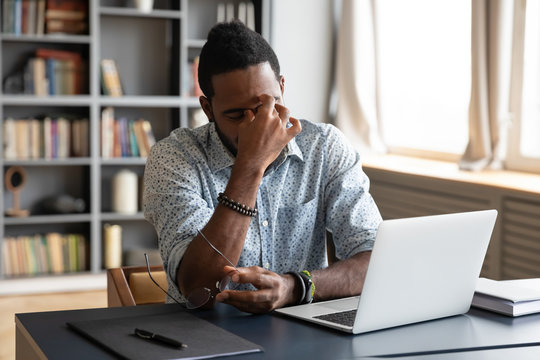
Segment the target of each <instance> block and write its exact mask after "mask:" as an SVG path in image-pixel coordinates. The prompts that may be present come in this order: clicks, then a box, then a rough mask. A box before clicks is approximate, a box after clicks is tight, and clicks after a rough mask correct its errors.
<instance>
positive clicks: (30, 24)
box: [2, 0, 87, 35]
mask: <svg viewBox="0 0 540 360" xmlns="http://www.w3.org/2000/svg"><path fill="white" fill-rule="evenodd" d="M57 2H58V1H57ZM70 2H71V1H70ZM74 2H76V1H74ZM53 6H54V5H53ZM46 7H47V3H46V0H3V1H2V32H3V33H4V34H14V35H43V34H44V33H45V11H46ZM85 13H87V10H85ZM85 23H86V20H85Z"/></svg>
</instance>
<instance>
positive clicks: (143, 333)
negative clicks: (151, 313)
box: [135, 328, 187, 348]
mask: <svg viewBox="0 0 540 360" xmlns="http://www.w3.org/2000/svg"><path fill="white" fill-rule="evenodd" d="M135 335H137V336H138V337H140V338H141V339H147V340H154V341H157V342H160V343H162V344H166V345H169V346H173V347H176V348H187V345H186V344H184V343H181V342H180V341H177V340H174V339H171V338H169V337H166V336H163V335H159V334H155V333H153V332H151V331H148V330H143V329H137V328H136V329H135Z"/></svg>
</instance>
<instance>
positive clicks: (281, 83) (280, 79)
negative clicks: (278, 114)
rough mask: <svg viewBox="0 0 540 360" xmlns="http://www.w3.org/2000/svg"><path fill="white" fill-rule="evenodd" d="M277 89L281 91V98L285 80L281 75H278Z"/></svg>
mask: <svg viewBox="0 0 540 360" xmlns="http://www.w3.org/2000/svg"><path fill="white" fill-rule="evenodd" d="M279 88H280V89H281V96H283V92H284V91H285V78H284V77H283V75H279Z"/></svg>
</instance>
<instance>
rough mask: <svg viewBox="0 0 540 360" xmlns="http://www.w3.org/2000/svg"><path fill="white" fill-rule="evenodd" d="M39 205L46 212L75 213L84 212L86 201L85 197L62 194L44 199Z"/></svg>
mask: <svg viewBox="0 0 540 360" xmlns="http://www.w3.org/2000/svg"><path fill="white" fill-rule="evenodd" d="M39 207H40V210H41V211H42V212H43V213H45V214H73V213H82V212H84V210H85V209H86V203H85V201H84V200H83V199H76V198H74V197H73V196H70V195H67V194H61V195H55V196H50V197H47V198H45V199H43V200H42V201H41V202H40V203H39Z"/></svg>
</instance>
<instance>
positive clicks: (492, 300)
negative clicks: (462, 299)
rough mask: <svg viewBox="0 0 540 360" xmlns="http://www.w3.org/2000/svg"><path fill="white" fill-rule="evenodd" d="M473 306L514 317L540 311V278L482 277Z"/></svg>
mask: <svg viewBox="0 0 540 360" xmlns="http://www.w3.org/2000/svg"><path fill="white" fill-rule="evenodd" d="M472 306H475V307H479V308H482V309H486V310H491V311H494V312H498V313H501V314H504V315H508V316H514V317H515V316H522V315H527V314H533V313H537V312H540V278H536V279H520V280H503V281H496V280H490V279H486V278H480V279H478V284H477V285H476V292H475V294H474V297H473V301H472Z"/></svg>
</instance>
